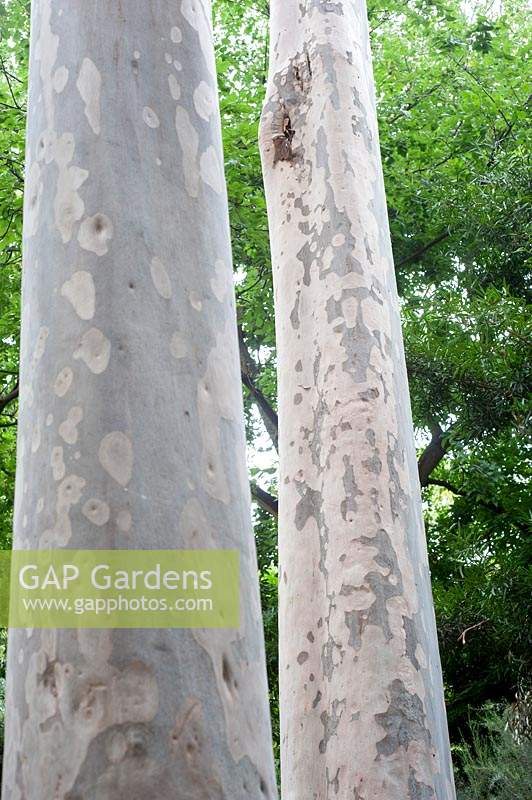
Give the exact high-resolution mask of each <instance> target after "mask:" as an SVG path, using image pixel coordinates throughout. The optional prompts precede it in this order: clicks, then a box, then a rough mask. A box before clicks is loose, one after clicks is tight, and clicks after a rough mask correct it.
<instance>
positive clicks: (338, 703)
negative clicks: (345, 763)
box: [319, 700, 345, 753]
mask: <svg viewBox="0 0 532 800" xmlns="http://www.w3.org/2000/svg"><path fill="white" fill-rule="evenodd" d="M344 707H345V700H333V702H332V709H331V713H330V714H328V713H327V712H326V711H323V712H322V713H321V715H320V720H321V724H322V725H323V739H322V740H321V742H320V744H319V751H320V753H325V752H326V751H327V745H328V743H329V740H330V738H331V736H335V735H336V731H337V729H338V725H339V724H340V720H341V719H342V714H343V713H344Z"/></svg>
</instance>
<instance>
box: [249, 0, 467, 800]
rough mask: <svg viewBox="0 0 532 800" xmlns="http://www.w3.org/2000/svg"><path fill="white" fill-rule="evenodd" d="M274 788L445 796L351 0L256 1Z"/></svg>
mask: <svg viewBox="0 0 532 800" xmlns="http://www.w3.org/2000/svg"><path fill="white" fill-rule="evenodd" d="M270 9H271V37H270V41H271V52H270V75H269V81H268V90H267V100H266V104H265V108H264V114H263V119H262V125H261V151H262V160H263V170H264V178H265V184H266V194H267V201H268V211H269V225H270V236H271V244H272V257H273V271H274V282H275V303H276V326H277V341H278V364H279V420H280V496H279V509H280V515H279V524H280V531H279V537H280V539H279V541H280V543H279V549H280V577H279V586H280V609H279V615H280V709H281V740H282V741H281V774H282V796H283V800H311V799H314V800H325V799H326V798H327V799H329V798H330V800H348V799H349V800H431V799H432V798H437V800H452V798H454V796H455V794H454V786H453V776H452V770H451V761H450V752H449V740H448V734H447V724H446V715H445V707H444V702H443V690H442V676H441V668H440V660H439V654H438V644H437V637H436V628H435V621H434V612H433V605H432V598H431V590H430V575H429V569H428V561H427V551H426V544H425V538H424V532H423V521H422V513H421V503H420V488H419V481H418V473H417V465H416V458H415V450H414V438H413V428H412V420H411V412H410V405H409V395H408V383H407V375H406V368H405V359H404V353H403V342H402V335H401V326H400V318H399V302H398V298H397V290H396V283H395V275H394V267H393V259H392V253H391V247H390V235H389V227H388V219H387V212H386V203H385V194H384V184H383V177H382V168H381V161H380V151H379V140H378V131H377V120H376V109H375V96H374V86H373V75H372V64H371V55H370V47H369V37H368V27H367V14H366V7H365V3H364V2H363V0H337V1H336V2H324V1H323V0H303V1H302V0H272V2H271V3H270Z"/></svg>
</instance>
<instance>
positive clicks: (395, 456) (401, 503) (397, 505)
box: [386, 433, 408, 517]
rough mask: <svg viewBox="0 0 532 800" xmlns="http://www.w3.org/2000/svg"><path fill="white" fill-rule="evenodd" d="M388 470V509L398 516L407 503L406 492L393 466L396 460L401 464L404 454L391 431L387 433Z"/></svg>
mask: <svg viewBox="0 0 532 800" xmlns="http://www.w3.org/2000/svg"><path fill="white" fill-rule="evenodd" d="M386 460H387V462H388V470H389V473H390V509H391V511H392V514H393V516H394V517H398V516H399V515H400V514H401V512H402V511H403V509H404V508H405V507H406V504H407V499H408V498H407V496H406V493H405V491H404V489H403V487H402V486H401V479H400V477H399V473H398V471H397V468H396V466H395V463H396V461H399V462H400V463H401V464H402V463H403V461H404V454H403V453H402V452H401V451H400V449H399V442H398V441H397V439H396V438H395V436H394V435H393V434H392V433H388V449H387V454H386Z"/></svg>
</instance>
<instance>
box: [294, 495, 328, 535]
mask: <svg viewBox="0 0 532 800" xmlns="http://www.w3.org/2000/svg"><path fill="white" fill-rule="evenodd" d="M299 488H300V487H299V486H298V489H299ZM301 488H302V492H303V494H302V495H301V498H300V500H299V501H298V504H297V506H296V517H295V524H296V528H297V530H298V531H302V530H303V528H304V527H305V525H306V524H307V522H308V520H309V519H310V517H314V519H316V521H319V517H320V514H321V504H322V498H321V492H318V491H316V490H315V489H311V488H310V487H301Z"/></svg>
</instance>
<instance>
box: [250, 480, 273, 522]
mask: <svg viewBox="0 0 532 800" xmlns="http://www.w3.org/2000/svg"><path fill="white" fill-rule="evenodd" d="M250 485H251V496H252V498H253V499H254V500H255V502H256V503H257V505H259V506H260V507H261V508H262V509H264V511H267V512H268V514H271V515H272V517H277V516H278V515H279V501H278V500H277V498H276V497H274V496H273V495H272V494H269V493H268V492H265V491H264V489H261V488H260V486H257V484H256V483H252V484H250Z"/></svg>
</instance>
